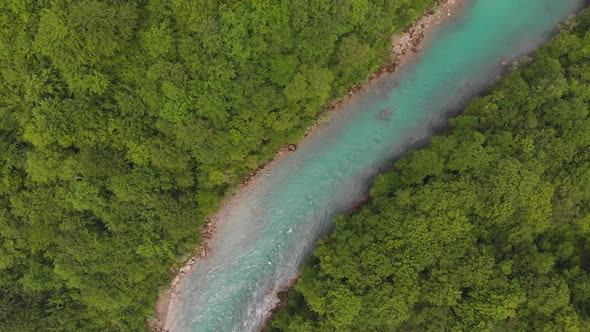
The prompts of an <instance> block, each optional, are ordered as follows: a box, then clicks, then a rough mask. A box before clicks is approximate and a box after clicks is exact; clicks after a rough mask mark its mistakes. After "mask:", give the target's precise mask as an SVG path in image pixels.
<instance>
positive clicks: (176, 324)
mask: <svg viewBox="0 0 590 332" xmlns="http://www.w3.org/2000/svg"><path fill="white" fill-rule="evenodd" d="M583 2H584V1H581V0H466V1H465V4H464V5H463V7H462V8H461V10H460V11H459V12H458V13H457V15H455V16H453V18H452V19H450V20H449V21H447V22H446V23H445V24H442V25H441V26H438V27H436V28H435V31H433V33H432V41H431V42H430V43H429V44H428V45H427V47H426V48H425V50H424V51H423V52H421V53H420V54H419V55H418V56H417V57H416V58H415V59H414V60H413V61H411V62H409V63H407V64H406V65H404V67H403V68H401V70H399V71H398V72H396V73H395V74H394V75H391V76H390V77H386V78H384V79H381V80H379V82H378V83H377V84H374V85H372V86H371V88H370V89H369V90H367V91H366V92H365V93H364V94H363V95H362V96H360V97H359V98H357V99H356V100H355V101H354V102H352V103H350V104H349V105H347V106H346V107H345V109H344V110H342V111H341V112H338V113H337V114H335V115H334V117H333V119H332V120H331V121H330V122H329V124H327V125H326V126H324V127H322V128H321V129H319V130H316V131H314V132H313V133H312V134H310V135H309V136H308V137H307V138H306V139H305V140H304V142H302V144H300V147H299V149H297V151H296V152H293V153H290V154H288V155H287V156H285V157H284V158H281V159H280V160H278V161H277V162H275V163H273V164H272V166H271V167H269V168H267V169H266V170H264V171H263V172H264V173H263V174H261V176H260V177H259V178H258V179H257V180H256V181H255V184H254V185H253V186H251V187H249V188H247V189H246V190H244V191H243V192H241V193H240V194H238V195H237V196H235V197H234V198H233V199H231V200H230V201H229V202H228V204H227V205H226V206H225V207H224V209H223V210H222V212H221V215H220V218H221V222H220V223H219V224H218V226H217V230H216V233H215V236H214V238H213V239H212V240H211V241H210V242H209V246H210V252H209V254H208V255H207V257H206V258H204V259H201V260H198V261H197V262H196V263H195V265H194V267H193V269H192V270H191V271H190V272H189V273H188V274H187V275H186V277H185V278H183V279H182V280H181V282H180V283H179V284H178V285H177V287H176V292H177V295H176V296H174V297H173V298H172V301H171V303H170V309H169V312H168V316H167V321H166V326H167V328H168V329H169V330H170V331H196V332H206V331H224V332H225V331H256V330H260V328H261V327H262V325H263V324H264V321H265V319H266V318H268V314H269V311H270V309H271V308H273V307H274V306H275V305H276V304H277V297H276V294H277V292H278V291H279V290H281V289H283V288H284V287H286V286H287V285H288V284H289V283H290V282H291V281H292V280H293V278H294V277H296V276H297V273H298V271H299V269H300V267H301V264H302V262H303V260H304V259H305V257H307V256H308V255H309V254H310V252H311V250H313V247H314V245H315V243H316V242H317V240H318V239H319V238H320V237H321V236H323V235H325V234H326V233H327V232H328V231H329V230H330V229H331V226H332V223H333V218H334V216H335V215H337V214H339V213H342V212H345V211H347V210H349V209H350V207H351V206H354V204H356V203H358V202H359V201H360V200H362V199H363V198H364V197H366V194H367V191H368V188H369V186H370V184H371V182H372V180H373V179H374V177H375V176H376V175H377V174H378V173H379V172H381V171H383V170H384V169H385V168H386V167H387V165H390V164H391V160H393V159H394V158H395V157H396V156H399V155H400V154H402V153H403V152H404V151H406V150H407V149H408V147H410V146H414V145H415V144H416V143H417V142H421V141H423V140H424V139H425V138H427V137H428V136H429V135H431V133H432V131H433V129H435V128H440V127H443V126H444V124H445V123H446V118H447V117H448V116H449V114H452V113H453V112H455V111H456V110H457V109H460V108H461V106H463V105H464V103H465V102H466V101H467V100H468V99H469V98H471V97H472V96H474V95H476V94H478V93H481V92H482V91H484V90H485V89H486V88H488V87H489V85H490V84H491V83H493V82H495V81H496V80H497V78H498V76H499V74H500V73H501V72H502V71H503V68H505V66H503V64H502V63H503V62H504V64H505V63H510V62H511V61H513V60H515V59H517V58H518V57H519V56H522V55H523V54H526V53H529V52H531V51H532V50H534V49H535V48H537V47H538V46H539V45H540V44H542V43H543V42H545V41H547V40H548V38H550V36H551V35H552V34H553V33H554V32H555V30H556V27H557V25H558V23H559V22H560V21H562V20H564V19H565V18H567V16H568V15H569V14H571V13H573V12H575V11H576V10H578V9H579V8H580V6H581V5H582V4H583Z"/></svg>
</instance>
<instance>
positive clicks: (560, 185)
mask: <svg viewBox="0 0 590 332" xmlns="http://www.w3.org/2000/svg"><path fill="white" fill-rule="evenodd" d="M570 23H571V22H570ZM589 28H590V11H586V12H583V13H582V14H581V15H580V16H579V18H578V21H577V25H575V24H574V25H570V29H572V30H566V31H564V32H563V33H562V34H561V35H559V36H558V37H556V39H555V40H554V41H552V42H551V43H550V44H549V45H548V46H546V47H545V48H543V49H542V50H541V51H539V52H538V54H537V55H536V60H535V61H534V62H533V63H532V64H531V65H529V66H526V67H524V68H522V69H519V70H513V71H512V72H511V73H510V74H509V75H508V76H507V77H506V78H505V79H504V80H503V81H501V82H500V83H499V84H498V86H497V87H495V88H494V89H493V91H492V92H491V93H490V94H489V95H487V96H484V97H481V98H477V99H475V100H474V101H472V102H471V103H470V104H469V105H468V107H467V109H466V110H465V112H464V114H463V115H461V116H459V117H457V118H454V119H452V120H451V121H450V123H451V126H452V131H450V132H449V133H447V134H445V135H444V136H440V137H435V138H433V140H432V142H431V143H430V145H429V146H428V147H426V148H425V149H422V150H419V151H414V152H411V153H409V154H408V155H407V156H406V157H405V158H403V159H402V160H401V161H399V162H397V163H396V164H395V168H394V170H393V171H392V172H390V173H387V174H384V175H382V176H380V177H379V178H378V179H377V180H376V182H375V184H374V186H373V188H372V189H371V198H372V199H371V202H370V203H368V205H367V206H365V207H364V208H363V209H361V210H360V211H359V212H358V213H356V214H354V215H351V216H346V217H340V218H339V219H338V220H337V221H336V229H335V231H334V232H333V233H332V234H331V235H330V236H328V237H327V238H325V239H323V240H322V241H321V243H320V244H319V246H318V247H317V249H316V250H315V252H314V255H313V258H312V260H311V262H309V264H308V265H306V267H305V269H304V271H303V273H302V276H301V277H300V279H299V280H298V282H297V283H296V285H295V289H294V291H293V295H292V296H291V298H290V299H289V302H288V305H287V307H286V308H285V309H283V310H282V311H281V312H280V313H279V314H278V316H277V317H276V318H275V320H274V321H273V327H274V329H277V330H282V331H588V330H590V273H589V272H590V117H589V116H588V110H589V106H590V76H589V75H588V73H590V52H589V50H590V30H589Z"/></svg>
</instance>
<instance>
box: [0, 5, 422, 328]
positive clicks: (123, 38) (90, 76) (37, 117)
mask: <svg viewBox="0 0 590 332" xmlns="http://www.w3.org/2000/svg"><path fill="white" fill-rule="evenodd" d="M433 2H434V1H433V0H418V1H416V0H395V1H387V0H332V1H328V0H324V1H312V0H295V1H292V0H288V1H287V0H282V1H270V0H262V1H229V0H228V1H217V0H199V1H189V0H172V1H168V0H166V1H164V0H137V1H123V0H104V1H99V0H51V1H50V0H37V1H35V0H10V1H0V151H1V154H0V174H1V176H0V330H11V331H25V330H37V331H38V330H78V331H80V330H84V331H89V330H100V331H106V330H125V331H131V330H138V329H142V328H145V324H144V318H145V316H146V315H147V314H149V313H150V311H151V307H152V304H153V302H154V301H155V297H156V294H157V288H158V287H159V286H161V285H165V284H166V282H167V278H168V277H167V269H168V268H169V267H170V266H171V265H172V264H173V262H174V261H175V259H176V258H177V257H178V256H180V255H182V254H186V253H188V252H189V251H190V249H191V248H193V247H194V246H195V245H196V243H197V241H198V239H197V236H198V235H197V234H198V230H199V227H200V225H201V221H202V219H203V218H204V216H205V215H207V214H208V213H211V212H212V211H214V210H215V209H216V207H217V205H218V202H219V200H220V197H221V196H222V194H223V193H224V191H225V190H226V189H227V188H228V187H230V186H232V185H236V184H239V183H240V180H241V177H243V175H244V174H246V173H247V172H249V171H251V170H252V169H255V168H256V167H258V166H259V165H260V164H261V163H263V162H264V161H265V160H266V159H268V158H269V157H270V156H271V155H272V154H273V153H274V152H275V151H276V150H277V149H278V148H279V147H280V146H282V145H283V144H285V143H287V142H290V141H293V140H296V139H297V138H298V137H300V135H301V134H302V133H303V129H304V127H305V126H306V125H309V124H310V123H312V122H313V119H314V117H315V116H316V114H317V113H318V112H319V111H320V110H321V108H322V106H323V105H324V104H325V103H326V101H327V100H328V99H330V98H332V97H334V96H338V95H339V94H341V93H343V92H344V91H345V89H346V87H347V86H348V85H349V84H351V83H353V82H355V81H358V80H362V79H364V78H365V77H366V75H367V74H368V73H369V72H370V71H371V70H373V69H375V68H376V67H377V66H378V64H379V63H381V62H383V61H384V58H385V57H386V56H387V55H388V52H387V49H388V47H389V36H390V34H391V33H392V32H393V31H394V30H399V29H400V28H401V27H403V26H405V25H407V24H408V23H409V22H410V21H411V20H412V19H414V18H416V17H417V16H419V15H420V14H421V13H422V12H423V10H424V9H425V8H426V7H427V6H429V5H431V4H432V3H433Z"/></svg>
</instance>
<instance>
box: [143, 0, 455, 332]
mask: <svg viewBox="0 0 590 332" xmlns="http://www.w3.org/2000/svg"><path fill="white" fill-rule="evenodd" d="M461 4H462V1H461V0H448V1H441V2H439V3H438V4H437V5H436V6H435V9H433V10H429V11H427V12H426V13H424V16H423V17H422V18H421V19H419V20H418V21H417V22H416V23H414V24H413V25H412V26H410V27H409V28H407V29H405V30H404V32H403V33H401V34H396V35H394V36H392V47H391V60H390V61H388V62H387V63H385V64H384V65H382V66H381V67H380V68H379V69H378V70H377V71H375V72H374V73H373V74H372V75H370V77H369V78H368V79H367V80H366V81H365V82H364V83H363V84H357V85H353V86H352V87H351V89H350V90H349V92H348V94H347V95H345V96H344V97H342V98H340V99H337V100H335V101H333V102H330V103H329V104H328V106H327V107H326V111H325V112H323V113H322V114H321V115H320V116H319V117H318V118H319V119H323V120H318V121H316V123H315V124H314V125H312V126H311V127H309V128H308V130H307V133H306V134H305V136H306V137H307V136H312V135H313V133H314V132H315V130H316V129H317V128H319V127H321V126H322V125H323V124H324V123H326V122H329V119H330V118H331V116H332V115H333V114H334V113H335V112H338V111H339V110H341V109H343V108H344V107H345V106H347V105H348V104H349V103H351V102H353V101H354V100H356V98H357V97H358V96H360V95H362V94H363V93H364V92H365V91H366V90H368V89H370V88H371V87H372V86H373V85H374V84H376V83H377V82H378V81H379V80H380V79H381V78H383V77H385V76H387V75H389V74H391V73H393V72H395V71H396V70H397V68H399V67H400V66H401V65H403V64H405V63H407V62H408V61H410V60H412V59H413V58H414V57H415V56H416V54H418V53H419V52H420V51H421V50H422V49H423V48H424V47H425V46H426V45H427V43H428V40H429V39H428V37H429V34H430V32H431V31H432V28H433V27H436V26H437V25H439V24H441V23H443V22H444V21H445V20H446V19H447V18H449V17H451V16H452V15H453V13H455V11H456V10H457V9H458V8H459V7H460V5H461ZM326 119H328V120H326ZM305 141H306V138H304V139H303V140H302V142H301V143H300V144H305ZM296 147H297V146H296V145H293V144H289V145H287V146H285V147H284V148H283V149H281V150H280V151H279V152H278V153H277V154H276V155H275V157H274V158H273V159H271V160H269V161H268V162H266V163H265V164H263V165H262V166H261V167H260V168H259V169H257V170H256V171H254V172H252V173H251V174H250V175H249V176H248V177H247V178H246V180H245V181H244V182H243V184H242V185H241V186H240V187H239V188H238V189H236V190H235V191H233V193H232V194H230V195H228V197H227V198H226V199H225V200H224V202H223V204H222V206H221V208H220V210H219V212H218V213H216V214H215V215H213V216H210V217H208V218H207V220H206V221H205V223H204V225H203V228H202V232H201V239H202V242H201V245H200V246H199V247H198V248H197V249H196V250H195V251H194V252H193V255H192V256H191V258H190V259H189V260H188V261H187V264H186V265H184V266H183V267H182V268H180V269H179V270H178V271H177V272H176V276H175V277H174V279H173V280H172V282H171V285H170V287H169V288H168V289H167V290H165V291H163V292H162V293H161V294H160V296H159V298H158V301H157V303H156V308H155V319H151V320H150V322H149V324H150V328H151V329H152V330H153V331H168V329H167V326H166V319H167V315H168V311H169V307H170V303H171V301H172V299H173V297H174V296H176V294H177V290H176V288H177V285H178V284H179V283H180V282H181V281H182V279H183V278H184V276H185V275H186V274H187V273H188V272H189V271H190V270H191V269H192V268H193V265H194V264H195V263H196V262H197V261H198V260H199V259H202V258H204V257H206V256H207V253H208V252H209V246H208V243H209V241H210V240H211V238H212V237H213V236H214V234H215V228H216V226H217V224H218V223H219V222H221V221H223V220H224V216H225V215H226V214H227V209H228V202H229V201H230V200H233V199H238V198H239V196H240V195H243V194H244V193H246V192H248V191H249V190H250V189H251V188H252V187H253V186H254V185H255V183H256V180H257V179H258V178H259V175H260V174H261V173H262V172H263V171H264V170H267V169H268V168H270V167H272V165H273V164H274V163H276V162H278V161H280V160H281V159H282V158H283V157H284V156H286V155H287V154H288V153H289V152H291V151H294V150H295V149H296ZM172 273H174V272H172ZM284 299H286V297H282V298H281V300H282V301H280V303H283V302H284V301H283V300H284ZM277 310H278V308H277ZM273 312H276V310H273ZM269 318H270V317H269Z"/></svg>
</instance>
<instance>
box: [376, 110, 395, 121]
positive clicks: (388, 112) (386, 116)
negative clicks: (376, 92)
mask: <svg viewBox="0 0 590 332" xmlns="http://www.w3.org/2000/svg"><path fill="white" fill-rule="evenodd" d="M393 113H394V112H393V109H391V108H386V109H384V110H382V111H381V112H379V114H377V120H387V119H389V118H391V115H392V114H393Z"/></svg>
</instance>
